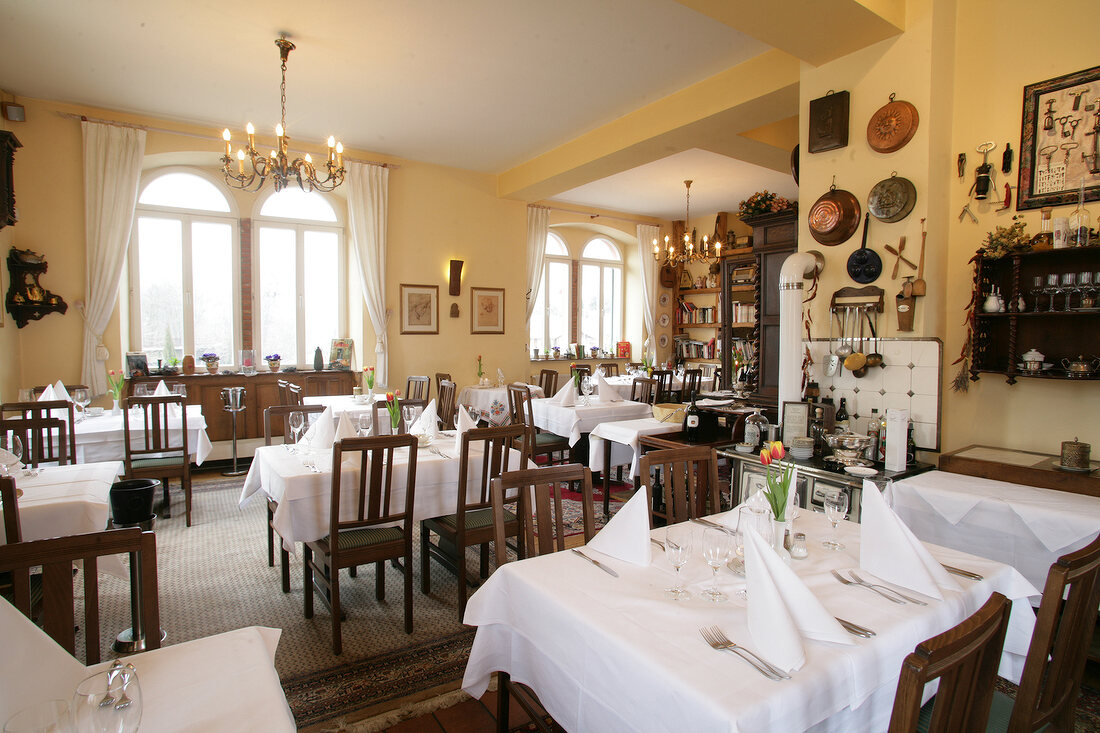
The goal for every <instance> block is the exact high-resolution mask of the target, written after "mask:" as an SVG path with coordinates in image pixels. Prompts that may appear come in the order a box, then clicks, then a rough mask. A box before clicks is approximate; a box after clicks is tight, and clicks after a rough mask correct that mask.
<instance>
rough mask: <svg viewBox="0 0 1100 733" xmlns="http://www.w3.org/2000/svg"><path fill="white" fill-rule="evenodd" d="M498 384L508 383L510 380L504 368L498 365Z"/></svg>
mask: <svg viewBox="0 0 1100 733" xmlns="http://www.w3.org/2000/svg"><path fill="white" fill-rule="evenodd" d="M497 384H508V381H507V380H506V379H505V378H504V370H503V369H501V368H500V367H497Z"/></svg>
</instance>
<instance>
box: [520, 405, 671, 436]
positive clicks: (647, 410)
mask: <svg viewBox="0 0 1100 733" xmlns="http://www.w3.org/2000/svg"><path fill="white" fill-rule="evenodd" d="M531 413H532V415H533V416H534V419H535V426H536V427H538V428H539V429H540V430H549V431H550V432H551V433H554V434H555V435H561V436H562V437H566V438H568V439H569V445H570V446H573V445H576V443H577V441H578V440H580V439H581V434H583V433H591V432H592V430H593V429H595V427H596V426H597V425H599V424H600V423H604V422H614V421H616V420H636V419H639V418H643V417H652V416H653V408H652V407H651V406H650V405H647V404H646V403H644V402H631V401H630V400H620V401H617V402H603V401H601V400H600V399H599V397H598V396H596V395H593V397H592V399H591V402H590V403H589V404H587V405H583V404H581V398H580V397H578V398H577V403H576V404H575V405H573V406H571V407H566V406H564V405H561V404H558V403H557V402H555V401H554V400H553V398H547V399H544V400H531Z"/></svg>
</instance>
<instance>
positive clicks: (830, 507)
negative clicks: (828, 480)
mask: <svg viewBox="0 0 1100 733" xmlns="http://www.w3.org/2000/svg"><path fill="white" fill-rule="evenodd" d="M847 515H848V492H847V491H834V492H832V493H830V494H828V495H826V497H825V517H826V518H827V519H828V520H829V522H830V523H831V524H832V525H833V536H832V538H831V539H827V540H824V541H823V542H822V543H821V544H822V545H824V546H825V547H828V548H829V549H830V550H843V549H844V545H843V544H842V543H841V542H840V541H838V540H837V536H836V528H837V525H839V524H840V520H842V519H844V518H845V517H846V516H847Z"/></svg>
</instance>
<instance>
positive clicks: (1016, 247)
mask: <svg viewBox="0 0 1100 733" xmlns="http://www.w3.org/2000/svg"><path fill="white" fill-rule="evenodd" d="M1019 218H1020V217H1019V216H1013V217H1012V222H1013V223H1012V226H1008V227H1001V226H999V227H997V228H995V229H994V230H993V231H991V232H987V233H986V235H985V241H984V242H982V248H981V252H982V254H983V255H984V256H985V257H990V258H993V259H996V258H999V257H1004V256H1005V255H1010V254H1015V253H1017V252H1028V251H1030V250H1031V237H1029V236H1028V235H1027V234H1025V233H1024V229H1025V228H1026V227H1027V224H1025V223H1024V222H1023V221H1019Z"/></svg>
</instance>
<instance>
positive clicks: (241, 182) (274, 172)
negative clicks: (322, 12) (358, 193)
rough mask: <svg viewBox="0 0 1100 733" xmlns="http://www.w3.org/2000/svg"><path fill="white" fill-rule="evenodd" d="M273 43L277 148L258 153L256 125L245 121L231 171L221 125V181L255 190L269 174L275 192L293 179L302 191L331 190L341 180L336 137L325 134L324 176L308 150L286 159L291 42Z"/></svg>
mask: <svg viewBox="0 0 1100 733" xmlns="http://www.w3.org/2000/svg"><path fill="white" fill-rule="evenodd" d="M275 45H276V46H278V47H279V58H281V59H282V66H281V68H282V72H283V82H282V84H280V85H279V91H280V102H281V105H282V117H281V118H280V122H279V124H278V125H276V126H275V136H276V137H277V138H278V149H277V150H272V151H271V154H270V155H269V156H264V155H261V154H260V153H258V152H257V151H256V141H255V134H256V128H255V127H253V126H252V123H251V122H249V123H248V126H247V127H246V128H245V130H246V132H247V133H248V146H247V147H244V148H237V153H236V160H237V165H236V171H234V170H233V165H232V163H233V159H234V155H233V145H232V143H231V141H230V134H229V128H228V127H227V128H225V130H224V131H223V132H222V140H224V141H225V155H223V156H222V171H223V172H224V173H225V182H226V183H227V184H228V185H230V186H232V187H233V188H241V189H251V190H253V191H259V190H260V188H262V187H263V185H264V181H266V180H267V179H268V178H269V177H270V178H271V181H272V183H273V184H274V185H275V190H276V191H282V190H283V189H284V188H286V187H287V184H289V183H290V182H291V181H297V183H298V187H299V188H301V189H302V190H303V191H305V190H307V187H308V190H310V191H325V192H328V191H331V190H333V189H334V188H336V187H337V186H339V185H340V184H341V183H343V182H344V144H343V143H339V142H336V138H334V137H332V136H331V135H330V136H329V139H328V160H327V161H326V162H325V171H326V175H325V177H324V178H323V179H321V178H318V177H317V168H316V167H315V166H314V164H313V158H312V157H310V155H309V153H306V156H305V157H304V158H295V159H294V160H293V161H292V160H290V157H289V156H288V154H287V153H288V149H289V147H290V137H289V136H288V135H287V134H286V60H287V57H289V56H290V52H291V51H293V50H294V44H293V43H291V42H290V41H288V40H287V38H286V36H282V37H281V38H277V39H276V40H275ZM245 159H247V160H248V161H249V168H250V169H249V171H248V172H247V173H246V172H245Z"/></svg>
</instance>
